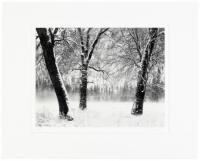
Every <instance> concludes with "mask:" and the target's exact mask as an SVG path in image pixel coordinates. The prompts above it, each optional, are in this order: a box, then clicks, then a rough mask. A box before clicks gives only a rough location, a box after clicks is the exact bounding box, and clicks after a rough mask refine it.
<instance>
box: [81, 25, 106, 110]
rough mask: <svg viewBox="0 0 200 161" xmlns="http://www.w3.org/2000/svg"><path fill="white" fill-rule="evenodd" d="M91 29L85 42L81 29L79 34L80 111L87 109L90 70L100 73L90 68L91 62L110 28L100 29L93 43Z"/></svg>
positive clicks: (88, 30) (87, 32)
mask: <svg viewBox="0 0 200 161" xmlns="http://www.w3.org/2000/svg"><path fill="white" fill-rule="evenodd" d="M91 30H92V29H91V28H88V29H87V31H86V36H85V37H86V39H85V40H84V31H83V29H81V28H78V33H79V36H80V43H81V69H80V71H81V83H80V104H79V107H80V109H82V110H83V109H85V108H86V107H87V83H88V80H87V78H88V68H91V69H94V70H96V71H99V69H96V68H94V67H91V66H89V63H90V60H91V58H92V55H93V53H94V50H95V47H96V45H97V44H98V42H99V40H100V38H101V36H102V34H103V33H105V32H106V31H107V30H108V28H106V29H100V31H99V32H98V33H97V35H96V37H95V39H94V41H93V42H92V43H90V42H91V39H90V32H91Z"/></svg>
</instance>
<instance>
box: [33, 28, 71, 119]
mask: <svg viewBox="0 0 200 161" xmlns="http://www.w3.org/2000/svg"><path fill="white" fill-rule="evenodd" d="M36 31H37V33H38V36H39V38H40V43H41V46H42V49H43V56H44V60H45V64H46V67H47V71H48V73H49V76H50V79H51V82H52V84H53V87H54V90H55V93H56V96H57V100H58V104H59V116H60V118H65V119H68V120H69V121H71V120H73V118H72V117H70V116H69V115H68V112H69V106H68V101H69V100H68V96H67V91H66V89H65V86H64V83H63V80H62V77H61V75H60V72H59V70H58V67H57V65H56V60H55V56H54V51H53V48H54V43H53V42H49V40H50V39H51V41H53V38H52V37H49V36H48V35H47V30H46V29H45V28H37V29H36Z"/></svg>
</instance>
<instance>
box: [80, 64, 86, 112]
mask: <svg viewBox="0 0 200 161" xmlns="http://www.w3.org/2000/svg"><path fill="white" fill-rule="evenodd" d="M87 69H88V66H87V65H86V64H83V65H82V68H81V83H80V104H79V108H80V109H82V110H84V109H86V107H87V83H88V82H87Z"/></svg>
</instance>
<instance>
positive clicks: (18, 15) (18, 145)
mask: <svg viewBox="0 0 200 161" xmlns="http://www.w3.org/2000/svg"><path fill="white" fill-rule="evenodd" d="M3 9H4V12H3V24H2V25H3V32H2V34H3V42H2V43H3V55H2V58H3V59H2V60H3V77H2V78H3V87H2V88H3V110H2V114H3V139H2V143H3V156H4V157H11V158H13V157H32V158H40V157H42V158H55V157H58V158H63V157H69V158H72V157H75V158H138V157H140V158H152V157H153V158H183V157H184V158H190V157H194V156H196V152H197V81H198V79H197V22H198V21H197V15H198V14H197V5H196V4H192V3H160V4H158V3H149V4H148V3H99V4H98V3H93V4H87V3H84V4H81V3H77V4H76V3H74V4H65V3H63V4H57V3H54V4H53V3H50V4H41V3H38V4H23V3H18V4H6V5H4V6H3ZM35 26H42V27H43V26H45V27H46V26H50V27H52V26H56V27H57V26H58V27H60V26H61V27H63V26H66V27H74V26H81V27H82V26H95V27H97V26H98V27H102V26H108V27H111V26H112V27H141V26H169V31H168V35H167V37H168V49H167V51H168V52H167V53H166V57H167V59H168V63H169V66H168V82H169V84H168V88H169V89H168V91H169V132H168V133H160V132H148V133H144V132H131V131H130V132H127V131H125V132H124V131H123V128H122V129H121V131H120V132H119V131H117V133H116V131H115V130H103V131H102V132H101V131H99V130H98V132H97V131H95V130H94V132H91V130H90V131H89V132H87V131H86V130H84V129H83V130H82V132H80V131H79V132H74V133H69V134H68V133H43V134H41V133H39V134H38V133H33V132H32V130H31V109H32V106H33V103H34V95H33V91H34V72H35V69H34V49H35V46H34V41H35V39H34V34H35V28H34V27H35Z"/></svg>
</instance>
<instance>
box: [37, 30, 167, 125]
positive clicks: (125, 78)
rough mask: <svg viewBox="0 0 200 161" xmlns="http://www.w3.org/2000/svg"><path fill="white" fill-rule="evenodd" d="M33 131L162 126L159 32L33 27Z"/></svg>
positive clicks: (162, 46) (162, 70) (162, 71)
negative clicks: (46, 128)
mask: <svg viewBox="0 0 200 161" xmlns="http://www.w3.org/2000/svg"><path fill="white" fill-rule="evenodd" d="M35 39H36V40H35V41H36V43H35V46H36V47H35V73H36V77H35V90H36V96H35V97H36V99H35V101H36V106H35V109H34V112H35V113H34V117H35V126H36V127H164V126H165V116H166V109H165V108H166V107H165V28H156V27H149V28H92V27H91V28H64V27H63V28H36V31H35Z"/></svg>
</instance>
